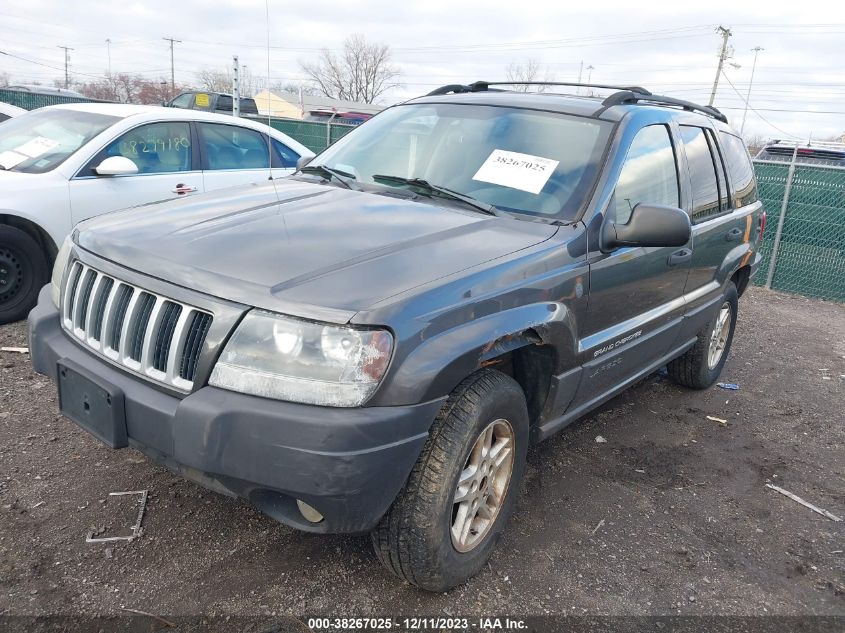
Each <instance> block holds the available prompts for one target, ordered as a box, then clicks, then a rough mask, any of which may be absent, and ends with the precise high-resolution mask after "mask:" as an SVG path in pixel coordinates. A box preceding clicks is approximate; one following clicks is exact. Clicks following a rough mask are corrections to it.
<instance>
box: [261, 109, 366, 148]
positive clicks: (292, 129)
mask: <svg viewBox="0 0 845 633" xmlns="http://www.w3.org/2000/svg"><path fill="white" fill-rule="evenodd" d="M250 118H252V120H254V121H258V122H260V123H267V117H250ZM270 125H272V126H273V128H275V129H277V130H279V131H280V132H284V133H285V134H287V135H288V136H290V137H291V138H293V139H295V140H297V141H299V142H300V143H302V144H303V145H305V147H307V148H308V149H310V150H311V151H312V152H322V151H323V150H324V149H326V147H328V146H329V145H331V144H332V143H334V142H335V141H336V140H337V139H339V138H342V137H343V136H345V135H346V134H349V132H351V131H352V130H354V129H355V127H356V126H354V125H346V124H343V123H332V124H331V125H328V124H326V123H322V122H320V121H299V120H297V119H280V118H271V119H270Z"/></svg>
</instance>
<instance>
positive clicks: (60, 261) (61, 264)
mask: <svg viewBox="0 0 845 633" xmlns="http://www.w3.org/2000/svg"><path fill="white" fill-rule="evenodd" d="M72 247H73V240H72V239H70V235H68V236H67V237H66V238H65V241H64V242H62V247H61V248H60V249H59V253H58V255H56V263H55V264H53V275H52V277H50V295H51V296H52V297H53V303H54V304H55V305H56V307H57V308H58V307H59V301H60V299H61V295H62V276H63V275H64V274H65V267H66V266H67V260H68V258H69V257H70V249H71V248H72Z"/></svg>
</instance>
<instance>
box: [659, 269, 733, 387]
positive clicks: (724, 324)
mask: <svg viewBox="0 0 845 633" xmlns="http://www.w3.org/2000/svg"><path fill="white" fill-rule="evenodd" d="M738 301H739V295H738V294H737V290H736V286H735V285H734V284H733V282H729V283H728V286H727V288H725V294H724V295H723V297H722V302H721V303H720V304H719V309H718V311H717V312H716V313H715V314H714V315H713V318H712V319H710V321H709V322H708V323H707V325H705V326H704V327H703V328H702V329H701V331H700V332H699V333H698V339H697V340H696V342H695V345H693V346H692V347H691V348H690V349H689V350H688V351H687V352H686V353H685V354H684V355H683V356H679V357H678V358H676V359H675V360H673V361H670V363H669V364H668V365H667V367H666V369H667V371H668V372H669V377H670V378H671V379H672V380H674V381H675V382H677V383H678V384H680V385H683V386H685V387H689V388H691V389H707V388H708V387H710V386H711V385H712V384H713V383H714V382H716V380H718V378H719V374H721V373H722V368H723V367H724V366H725V362H727V360H728V353H729V352H730V350H731V343H732V342H733V338H734V330H735V328H736V314H737V306H738Z"/></svg>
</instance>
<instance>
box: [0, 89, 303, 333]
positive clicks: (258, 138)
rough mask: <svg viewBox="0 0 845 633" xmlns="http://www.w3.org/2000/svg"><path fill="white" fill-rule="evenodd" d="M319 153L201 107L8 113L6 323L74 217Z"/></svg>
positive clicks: (4, 154) (0, 219)
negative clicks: (19, 114)
mask: <svg viewBox="0 0 845 633" xmlns="http://www.w3.org/2000/svg"><path fill="white" fill-rule="evenodd" d="M268 137H269V138H270V139H271V142H270V146H269V148H268ZM313 155H314V153H313V152H312V151H310V150H309V149H307V148H306V147H305V146H304V145H301V144H300V143H297V142H296V141H295V140H293V139H292V138H290V137H289V136H287V135H285V134H283V133H281V132H279V131H277V130H273V129H271V128H269V127H268V126H266V125H263V124H261V123H256V122H253V121H249V120H246V119H242V118H233V117H231V116H224V115H220V114H209V113H205V112H199V111H196V110H178V109H175V108H161V107H158V106H134V105H122V104H105V103H80V104H72V105H62V106H51V107H47V108H41V109H39V110H34V111H32V112H28V113H26V114H22V115H21V116H18V117H15V118H13V119H9V120H8V121H6V122H4V123H3V124H2V125H0V324H2V323H8V322H10V321H15V320H17V319H21V318H23V317H25V316H26V314H27V312H28V311H29V310H30V308H31V307H32V306H33V305H35V301H36V298H37V295H38V291H39V290H40V288H41V287H42V286H43V285H44V284H46V283H47V281H48V280H49V276H50V273H49V271H50V266H51V265H52V261H53V259H54V257H55V254H56V252H57V247H58V246H59V245H61V243H62V241H63V240H64V239H65V236H67V235H68V234H69V233H70V231H71V228H72V227H73V226H74V225H75V224H76V223H77V222H80V221H82V220H85V219H86V218H90V217H92V216H95V215H100V214H102V213H106V212H108V211H114V210H116V209H122V208H126V207H134V206H136V205H141V204H145V203H148V202H154V201H158V200H166V199H168V198H180V197H185V196H190V195H194V194H197V193H200V192H204V191H212V190H214V189H220V188H223V187H231V186H234V185H239V184H247V183H251V182H258V181H261V180H267V179H268V178H269V177H270V172H271V171H272V175H273V177H274V178H278V177H281V176H285V175H288V174H290V173H292V172H293V171H294V170H295V169H296V163H297V160H299V158H300V157H312V156H313ZM271 162H272V169H271V168H270V164H271Z"/></svg>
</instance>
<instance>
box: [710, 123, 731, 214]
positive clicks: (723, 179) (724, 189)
mask: <svg viewBox="0 0 845 633" xmlns="http://www.w3.org/2000/svg"><path fill="white" fill-rule="evenodd" d="M704 134H705V135H706V136H707V144H708V145H709V146H710V153H711V154H712V155H713V161H714V162H715V164H716V177H717V178H718V180H719V209H720V210H721V211H726V210H728V209H730V208H731V203H730V200H729V199H728V190H729V187H728V174H727V171H726V168H725V160H724V158H723V157H722V150H721V149H719V144H718V143H717V142H716V136H715V134H714V133H713V130H704Z"/></svg>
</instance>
